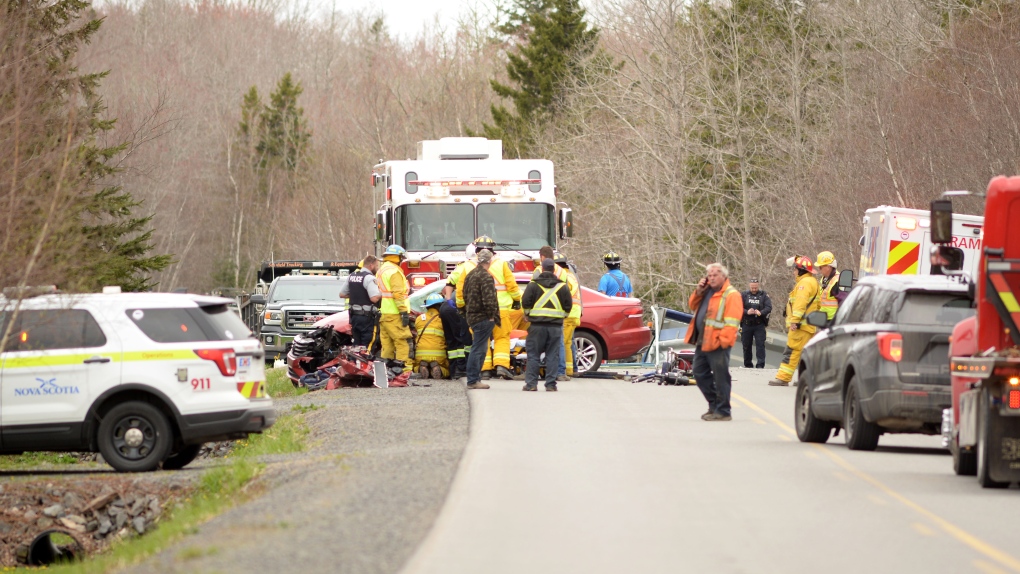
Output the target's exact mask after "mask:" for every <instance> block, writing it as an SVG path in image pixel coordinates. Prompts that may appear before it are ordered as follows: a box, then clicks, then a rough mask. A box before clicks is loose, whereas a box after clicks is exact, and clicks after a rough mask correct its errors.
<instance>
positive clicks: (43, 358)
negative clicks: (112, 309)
mask: <svg viewBox="0 0 1020 574" xmlns="http://www.w3.org/2000/svg"><path fill="white" fill-rule="evenodd" d="M13 352H15V351H10V352H9V353H13ZM9 353H3V354H4V355H9ZM92 357H105V358H108V359H110V361H111V362H114V363H117V362H125V363H127V362H140V361H171V360H174V359H195V358H198V355H196V354H195V352H194V351H192V350H188V349H182V350H172V351H131V352H127V353H109V354H108V353H73V354H66V355H64V354H56V353H54V354H46V355H38V356H35V357H11V356H8V357H5V358H3V360H2V364H3V367H4V368H5V369H27V368H33V367H58V366H61V365H76V364H79V363H82V362H84V361H85V360H86V359H90V358H92Z"/></svg>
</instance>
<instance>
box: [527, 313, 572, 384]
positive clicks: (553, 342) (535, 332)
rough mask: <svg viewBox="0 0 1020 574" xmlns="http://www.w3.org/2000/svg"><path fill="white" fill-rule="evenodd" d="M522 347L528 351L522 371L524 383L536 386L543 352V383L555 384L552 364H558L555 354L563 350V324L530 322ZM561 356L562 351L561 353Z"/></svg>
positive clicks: (558, 358)
mask: <svg viewBox="0 0 1020 574" xmlns="http://www.w3.org/2000/svg"><path fill="white" fill-rule="evenodd" d="M524 349H525V350H526V351H527V353H528V366H527V369H526V370H525V371H524V384H526V385H528V386H532V387H534V386H538V370H539V368H540V367H541V365H540V363H541V360H542V359H541V356H542V353H545V384H546V386H549V385H555V384H556V369H555V368H553V365H558V364H560V360H561V359H560V357H557V356H556V354H557V353H560V352H561V351H562V350H563V325H556V324H553V323H541V322H539V323H532V324H531V326H530V327H528V338H527V339H525V340H524ZM561 356H562V353H561Z"/></svg>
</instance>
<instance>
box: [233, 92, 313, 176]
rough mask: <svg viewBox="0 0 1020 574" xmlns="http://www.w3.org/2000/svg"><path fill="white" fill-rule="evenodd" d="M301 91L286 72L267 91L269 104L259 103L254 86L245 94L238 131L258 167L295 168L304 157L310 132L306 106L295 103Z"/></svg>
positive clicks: (260, 101)
mask: <svg viewBox="0 0 1020 574" xmlns="http://www.w3.org/2000/svg"><path fill="white" fill-rule="evenodd" d="M303 91H304V89H303V88H302V87H301V84H300V83H294V80H293V78H291V75H290V72H288V73H286V74H284V75H283V77H282V78H280V81H279V82H277V84H276V91H274V92H272V93H271V94H270V95H269V104H268V105H267V104H263V103H262V98H261V97H260V96H259V92H258V89H257V88H256V87H255V86H252V87H251V89H250V90H248V93H247V94H245V96H244V100H243V101H242V102H241V123H240V125H239V126H238V133H239V135H240V136H241V141H242V142H243V143H245V144H246V145H247V146H249V148H250V149H251V150H252V151H253V152H254V156H253V157H254V158H255V162H256V165H257V167H259V168H262V169H265V168H268V167H283V168H285V169H286V170H288V171H294V170H295V169H297V167H298V164H299V163H300V162H301V161H302V159H303V158H304V156H305V153H306V152H307V151H308V144H309V142H310V141H311V139H312V133H311V132H310V131H309V130H308V122H307V120H305V117H304V115H305V110H304V108H302V107H300V106H299V105H298V103H297V100H298V97H299V96H300V95H301V93H302V92H303Z"/></svg>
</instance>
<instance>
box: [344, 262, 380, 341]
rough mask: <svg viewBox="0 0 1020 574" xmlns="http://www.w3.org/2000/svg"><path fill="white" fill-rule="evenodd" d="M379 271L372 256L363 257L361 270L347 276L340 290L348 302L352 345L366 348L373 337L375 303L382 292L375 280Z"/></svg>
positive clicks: (376, 318)
mask: <svg viewBox="0 0 1020 574" xmlns="http://www.w3.org/2000/svg"><path fill="white" fill-rule="evenodd" d="M377 271H379V260H378V259H376V258H375V256H374V255H369V256H367V257H365V259H364V260H363V261H362V265H361V269H359V270H357V271H355V272H354V273H351V274H350V275H348V276H347V281H346V282H345V283H344V284H343V286H342V287H341V288H340V297H343V298H345V299H349V300H350V305H349V306H348V310H349V311H348V312H349V315H350V321H351V336H352V337H353V338H354V344H355V345H360V346H362V347H368V346H369V345H370V344H372V339H373V337H374V335H375V326H376V322H377V320H378V314H377V313H376V310H377V309H376V303H378V302H379V300H380V299H382V292H381V291H380V290H379V284H378V282H377V281H376V279H375V273H376V272H377Z"/></svg>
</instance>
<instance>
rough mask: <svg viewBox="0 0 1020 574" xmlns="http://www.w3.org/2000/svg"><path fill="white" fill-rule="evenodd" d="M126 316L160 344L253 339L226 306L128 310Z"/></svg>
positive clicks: (238, 318)
mask: <svg viewBox="0 0 1020 574" xmlns="http://www.w3.org/2000/svg"><path fill="white" fill-rule="evenodd" d="M126 313H127V316H128V317H129V318H130V319H131V321H132V322H134V324H135V325H137V326H138V328H139V329H141V330H142V332H143V333H145V336H147V337H148V338H150V339H152V340H153V341H155V342H157V343H192V342H196V341H230V340H233V339H244V338H247V337H249V336H251V332H250V331H249V330H248V328H247V327H245V326H244V323H243V322H242V321H241V318H240V317H238V316H237V315H235V314H234V313H233V312H232V311H230V310H229V309H228V308H227V306H226V305H213V306H209V307H201V308H195V307H190V308H172V309H128V310H127V311H126Z"/></svg>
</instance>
